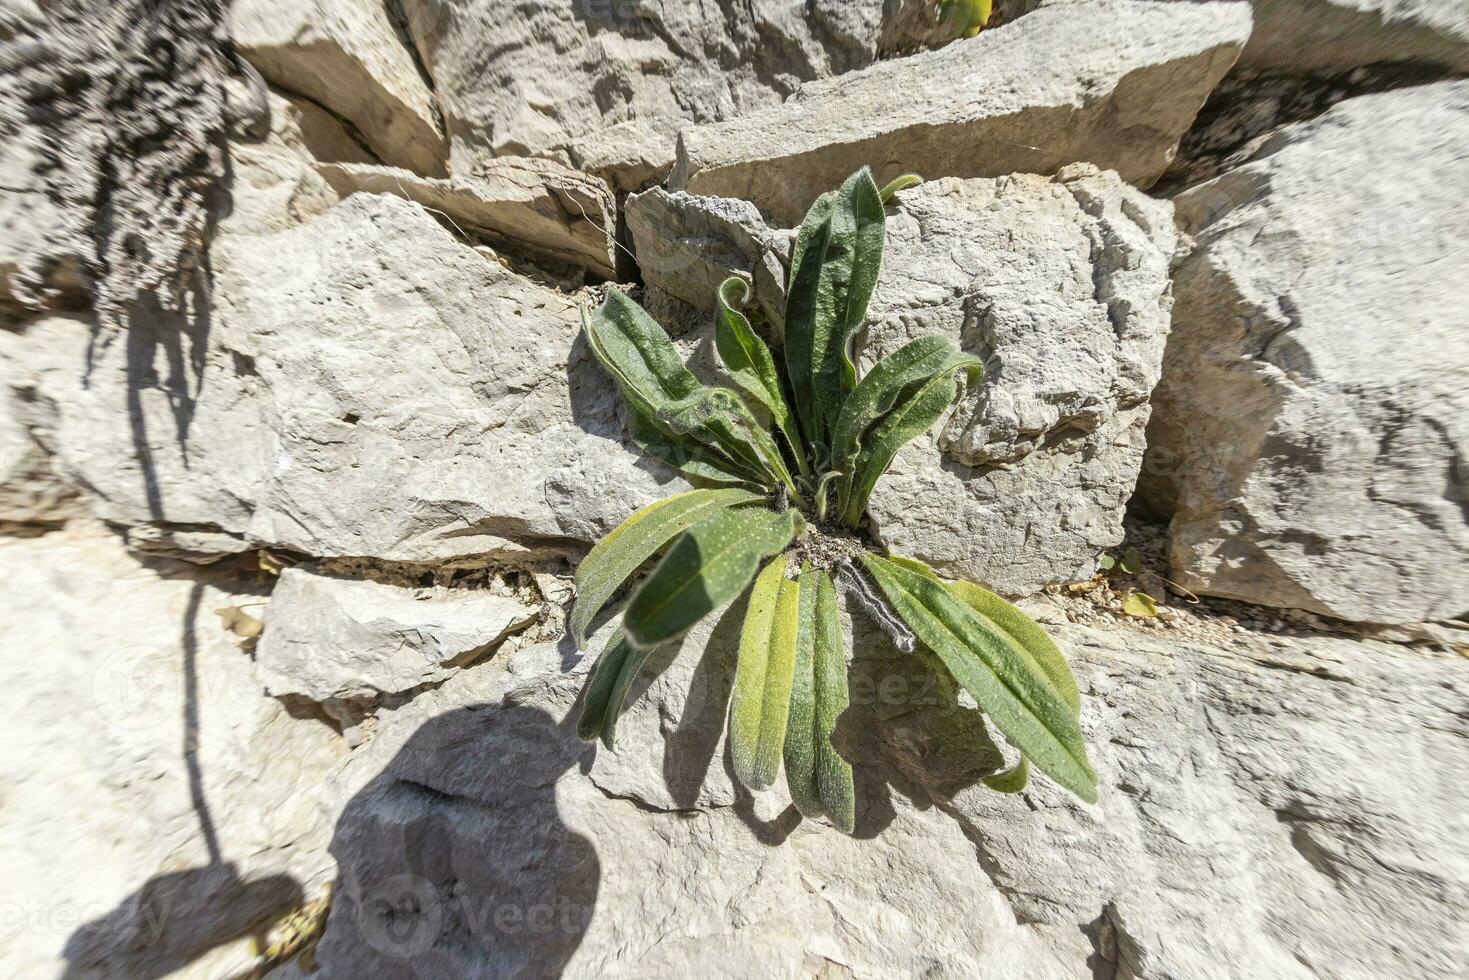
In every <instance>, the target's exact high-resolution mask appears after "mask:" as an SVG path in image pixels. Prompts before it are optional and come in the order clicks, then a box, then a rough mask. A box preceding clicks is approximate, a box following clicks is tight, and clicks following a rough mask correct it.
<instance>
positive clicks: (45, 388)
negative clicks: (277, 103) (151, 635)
mask: <svg viewBox="0 0 1469 980" xmlns="http://www.w3.org/2000/svg"><path fill="white" fill-rule="evenodd" d="M214 271H215V276H216V281H215V286H216V289H215V297H214V298H215V302H216V309H215V310H214V312H213V316H212V317H211V318H210V319H209V320H207V321H205V322H204V323H202V324H196V325H194V327H193V329H192V330H191V331H190V332H188V333H185V334H183V335H182V336H180V335H178V334H176V333H174V332H173V330H174V329H175V328H176V324H174V323H173V322H171V321H166V320H165V321H158V322H150V321H145V320H142V319H135V320H134V323H133V327H132V329H131V330H130V331H129V334H128V340H127V343H121V342H119V343H116V344H114V345H112V346H111V347H108V348H103V349H100V350H97V351H95V352H94V354H93V358H92V369H91V372H90V375H86V374H84V372H83V371H82V370H81V366H82V365H84V364H85V363H87V350H88V334H87V331H86V329H85V324H82V323H80V322H75V323H74V327H73V328H72V329H69V330H64V331H60V332H59V335H58V336H57V337H56V338H54V340H53V341H52V343H51V346H50V347H49V350H50V356H52V357H54V358H58V359H60V360H61V361H63V362H65V363H68V364H70V365H71V370H69V371H67V370H58V371H55V372H52V373H49V374H46V375H44V377H43V380H42V382H41V384H40V387H39V391H40V393H41V395H42V397H44V398H45V399H47V400H48V401H49V403H51V404H54V405H56V406H57V412H56V422H55V425H54V452H55V460H54V465H55V466H56V467H57V468H58V470H59V471H60V472H62V473H63V474H64V475H65V477H66V479H67V480H68V481H69V482H71V483H72V484H73V485H74V486H78V487H80V488H82V489H83V492H84V494H85V496H86V498H87V500H88V503H89V506H90V507H91V508H92V510H93V511H94V512H96V513H99V514H101V515H103V516H105V517H107V518H108V519H109V520H113V521H118V522H120V523H122V524H124V525H131V526H143V527H149V526H151V527H161V528H163V529H165V530H168V529H175V530H178V531H181V532H189V531H194V530H208V531H213V532H222V533H223V534H224V535H225V536H227V538H228V539H229V540H232V541H233V542H235V544H233V545H228V544H223V545H222V544H211V545H209V549H208V550H238V548H239V547H242V546H243V545H244V544H245V543H251V542H254V543H260V544H273V545H276V546H280V547H287V548H291V549H294V550H297V551H300V552H304V553H306V554H310V555H316V556H319V557H330V556H342V557H350V556H364V557H375V558H382V559H388V560H394V561H424V562H436V561H439V562H442V561H452V560H457V559H468V560H471V561H476V562H480V563H483V562H485V561H490V560H501V561H515V560H519V559H523V558H524V559H530V558H536V557H538V556H551V555H563V554H568V553H576V552H577V551H579V550H581V549H582V548H584V547H585V546H586V545H587V544H589V543H590V542H592V541H594V540H596V539H597V538H598V537H600V536H601V535H602V534H605V533H606V532H607V531H609V530H611V529H612V528H613V527H615V526H616V525H617V524H619V523H620V522H621V521H622V520H623V519H624V518H625V517H626V516H627V515H628V514H630V513H631V512H632V511H634V510H636V509H637V508H638V507H640V506H642V505H643V504H645V503H649V502H651V501H652V500H653V499H655V498H656V497H658V496H662V495H664V494H665V493H667V492H670V491H672V490H673V489H677V488H680V487H683V486H684V484H683V483H682V481H681V480H678V479H677V478H676V477H674V476H673V475H672V474H671V473H669V472H668V471H667V470H664V469H663V468H662V467H660V466H657V465H656V464H652V463H649V462H647V461H645V460H642V459H641V458H640V457H639V455H638V454H637V453H636V452H635V451H633V449H632V447H631V446H630V444H626V443H624V441H623V438H624V437H623V434H622V416H621V411H622V410H621V406H620V403H619V402H618V400H617V398H616V395H615V393H614V391H613V390H612V387H611V384H610V382H609V381H608V380H607V379H606V377H605V375H604V374H603V373H602V371H601V369H600V368H599V367H598V366H597V365H596V364H594V363H593V361H592V358H591V355H590V353H589V352H587V351H586V350H585V347H584V346H583V345H582V344H581V343H580V342H579V341H578V340H577V337H578V333H579V331H580V328H581V325H580V319H579V317H578V314H577V309H576V297H575V296H572V295H570V294H567V293H563V292H559V291H557V290H555V289H551V288H549V287H546V286H542V285H539V284H537V283H535V282H532V281H531V280H529V279H526V278H524V277H522V276H519V275H517V274H516V273H514V272H511V271H510V270H508V269H505V268H503V267H502V266H501V265H500V264H499V263H497V262H495V261H494V260H493V259H492V258H489V257H486V256H484V255H481V254H480V253H479V252H477V251H476V250H475V249H473V248H471V247H470V246H467V245H464V244H462V243H460V242H459V241H458V240H457V239H456V238H455V237H454V235H453V234H452V233H451V232H449V231H447V230H445V229H444V228H443V227H442V226H441V225H440V224H439V223H438V222H437V221H436V220H435V219H434V218H433V217H432V216H431V215H429V214H428V213H427V212H426V211H424V210H423V209H422V208H421V207H420V206H419V205H417V204H414V203H411V202H409V201H405V200H402V199H400V198H397V197H390V196H385V195H374V194H354V195H353V196H352V197H350V198H348V199H347V200H346V201H343V202H342V203H340V204H338V205H337V206H335V207H333V208H332V209H331V210H329V211H327V212H326V213H325V214H323V215H321V216H320V217H317V218H316V219H314V220H313V221H311V222H309V223H307V224H305V225H301V226H297V227H293V228H289V229H287V230H284V231H281V232H278V233H276V234H271V235H232V236H222V237H221V238H220V239H219V240H217V241H216V242H215V247H214ZM206 328H207V332H205V331H206ZM183 352H187V353H188V356H187V358H185V356H184V353H183ZM140 377H142V378H155V379H160V382H156V383H153V384H132V385H130V384H129V381H130V379H138V378H140Z"/></svg>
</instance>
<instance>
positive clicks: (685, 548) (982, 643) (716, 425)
mask: <svg viewBox="0 0 1469 980" xmlns="http://www.w3.org/2000/svg"><path fill="white" fill-rule="evenodd" d="M917 182H918V179H917V178H916V177H911V176H910V177H900V178H898V179H897V180H895V181H893V182H892V183H890V184H888V185H887V186H886V187H884V188H882V189H881V190H879V189H878V187H877V185H876V184H875V183H874V182H873V179H872V174H871V173H870V171H868V169H867V168H865V167H864V168H863V169H862V170H860V171H858V172H857V173H855V174H853V175H852V177H850V178H849V179H848V180H847V181H846V182H845V183H843V184H842V186H841V187H840V188H839V189H837V190H835V191H829V192H827V193H825V194H823V195H822V196H821V197H820V198H818V199H817V201H816V203H815V204H813V205H812V206H811V210H810V211H809V212H808V213H807V215H806V218H805V221H804V222H803V223H802V225H801V228H800V231H799V233H798V236H797V238H796V242H795V245H794V248H793V250H792V255H791V267H790V274H789V280H788V288H787V298H786V309H785V332H784V343H783V345H782V347H781V348H780V349H779V350H780V354H781V357H780V358H779V359H777V356H776V354H775V353H774V352H772V350H771V348H770V347H769V346H767V344H766V342H765V341H764V340H763V339H762V338H761V336H760V335H759V334H758V333H757V332H756V331H755V329H754V327H753V326H752V325H751V323H750V321H749V320H748V319H747V318H746V317H745V315H744V314H743V313H741V312H740V309H739V307H740V306H741V305H743V304H744V303H745V302H747V301H748V298H749V297H748V289H747V287H746V284H745V283H744V282H743V281H742V280H741V279H738V278H731V279H728V280H726V281H725V282H724V283H723V284H722V286H721V287H720V289H719V295H718V313H717V319H716V322H715V336H714V339H715V347H716V349H717V351H718V354H719V357H720V360H721V361H722V363H723V365H724V368H725V370H726V372H727V373H728V375H729V378H730V379H731V380H732V381H733V383H734V385H735V388H736V389H738V390H737V391H736V390H733V389H730V388H724V387H710V386H706V385H704V384H702V383H700V382H699V381H698V380H697V379H696V378H695V377H694V376H693V374H691V373H690V372H689V371H688V370H687V369H686V368H685V367H684V365H683V363H682V362H681V361H680V360H679V358H678V355H677V353H676V351H675V349H674V346H673V343H672V342H671V341H670V340H669V338H668V335H667V334H666V333H664V331H663V329H662V328H661V327H660V326H659V325H658V324H657V323H656V322H654V320H653V319H652V318H651V317H650V316H649V315H648V314H647V313H646V312H645V311H644V310H643V309H642V308H641V307H639V306H638V305H637V304H636V303H635V302H633V301H632V300H631V299H629V298H628V297H627V296H626V295H624V294H623V293H621V292H616V291H614V292H611V293H609V295H608V297H607V299H606V301H605V302H604V303H603V305H602V306H601V308H599V309H597V310H594V311H593V310H583V313H582V316H583V324H584V327H585V331H586V336H587V340H588V342H589V344H590V347H591V349H592V351H593V353H594V354H595V355H596V357H597V359H598V360H599V361H600V362H601V363H602V365H603V366H604V367H605V368H606V370H607V371H608V373H609V374H610V375H611V376H612V378H613V379H614V380H615V382H616V384H617V386H618V388H619V390H620V391H621V393H622V396H623V398H624V399H625V401H626V403H627V408H628V416H629V420H628V429H629V433H630V435H631V436H632V437H633V439H634V440H635V441H636V442H637V443H638V444H639V446H640V447H641V448H642V449H643V450H644V451H645V452H647V453H648V454H649V455H652V456H654V457H657V458H658V459H660V460H663V461H664V462H666V463H668V464H669V465H671V466H674V467H676V468H677V469H679V470H681V471H682V472H683V473H684V474H685V475H686V476H687V477H688V478H689V480H690V481H691V482H693V483H694V484H695V485H696V486H698V487H699V489H695V490H690V491H688V492H686V493H681V494H677V495H675V496H672V497H669V498H667V499H665V500H660V501H658V502H657V503H654V504H651V505H649V506H647V507H644V508H643V509H642V510H639V511H638V512H637V513H635V514H633V515H632V516H631V517H630V518H628V519H627V521H626V522H624V523H623V524H622V525H621V526H620V527H618V528H617V529H616V530H614V531H613V532H612V533H610V534H609V535H607V537H605V538H603V539H602V541H600V542H599V543H598V544H597V545H596V547H594V548H593V549H592V551H591V553H590V554H588V555H587V557H586V558H585V560H583V562H582V563H581V565H580V567H579V568H578V569H577V573H576V586H577V602H576V606H575V608H574V610H573V612H572V616H571V623H570V631H571V634H572V636H573V637H574V638H575V640H576V643H577V645H578V647H582V648H584V647H585V645H586V640H587V632H588V629H589V627H590V625H591V621H592V618H593V617H594V616H595V615H596V614H597V613H598V611H599V610H601V609H602V608H603V607H604V606H605V605H606V603H607V602H608V601H609V600H610V599H611V598H612V597H613V595H614V594H615V593H616V592H617V591H618V590H619V589H620V588H621V587H622V586H623V585H624V584H625V583H626V582H627V581H628V580H629V579H630V578H631V577H632V576H633V575H634V573H635V572H636V571H637V570H638V569H639V568H641V567H642V566H643V565H644V564H645V563H646V562H648V560H649V559H651V558H652V557H653V556H654V555H655V554H657V553H658V552H659V551H662V550H664V549H665V548H666V553H665V554H664V555H663V558H662V560H661V561H659V562H658V563H657V565H656V566H655V567H654V568H653V569H652V571H651V572H650V573H649V574H648V575H647V576H646V577H645V578H644V579H643V580H642V581H641V583H640V584H638V585H637V586H636V587H635V588H634V589H633V590H632V594H631V597H630V598H629V600H628V602H627V606H626V609H625V611H624V613H623V618H622V624H621V627H620V628H619V629H618V630H617V631H616V632H615V633H614V634H613V636H612V638H611V640H610V641H609V642H608V644H607V648H606V649H605V650H604V651H603V652H602V655H601V657H600V658H599V659H598V660H597V663H596V665H595V666H594V667H593V669H592V672H591V674H590V676H589V678H588V680H587V684H586V689H585V691H584V692H583V696H584V701H583V708H582V713H581V717H580V722H579V725H578V733H579V734H580V735H581V737H582V738H584V739H587V740H591V739H595V738H597V737H601V739H602V740H603V742H604V743H605V744H606V745H607V746H608V747H609V748H610V747H611V746H612V745H613V743H614V740H615V737H616V727H617V718H618V715H619V714H620V713H621V711H622V707H623V703H624V701H625V699H626V697H627V693H628V689H629V688H630V687H631V685H632V683H633V681H634V679H635V678H636V676H637V674H638V671H639V670H640V669H641V668H642V666H643V664H644V662H645V661H646V660H647V658H648V655H649V653H650V652H651V651H653V650H654V649H656V648H657V647H659V646H662V645H664V644H668V643H673V642H675V641H677V640H678V639H679V638H680V637H682V636H683V635H684V633H685V632H686V631H687V630H688V629H689V628H690V627H692V626H693V625H694V624H695V623H696V622H698V621H699V620H700V619H701V618H702V617H704V616H706V615H708V614H709V613H710V612H712V611H714V610H715V609H716V608H718V607H720V606H722V605H723V604H725V603H726V602H729V601H731V600H733V599H735V598H736V597H737V596H738V595H740V594H741V593H742V592H744V591H745V589H746V588H747V587H749V586H750V583H751V581H752V580H753V582H754V585H753V588H751V589H750V597H749V603H748V608H747V611H746V613H745V618H744V623H743V626H742V630H741V636H740V644H739V659H738V664H737V666H736V670H735V683H734V693H733V695H732V700H731V705H730V712H729V741H730V745H731V751H732V755H733V760H734V769H735V773H736V775H737V776H738V777H739V779H740V780H741V781H742V782H744V783H745V785H747V786H749V787H750V788H752V789H761V788H763V787H767V786H769V785H771V784H772V783H773V782H774V781H775V778H776V775H777V772H778V771H779V769H780V767H781V763H782V762H784V766H785V772H786V780H787V783H788V784H789V787H790V792H791V796H792V798H793V800H794V801H795V803H796V805H797V807H799V809H800V810H801V812H802V813H804V814H806V815H808V816H816V815H821V814H825V815H826V816H827V817H829V818H830V819H831V821H832V822H833V823H834V824H835V825H836V826H837V827H839V828H840V829H842V830H843V831H846V832H849V833H850V832H851V830H852V827H853V822H854V820H855V813H854V801H853V787H852V769H851V766H850V765H849V764H848V763H847V762H846V760H844V759H842V758H841V756H840V755H839V754H838V753H837V752H836V750H835V749H834V748H833V746H832V743H831V738H830V736H831V733H832V730H833V728H834V727H835V725H836V721H837V717H838V716H839V715H840V714H841V713H842V711H843V710H844V709H845V708H846V706H847V674H846V641H845V639H844V637H843V634H842V623H841V618H840V614H839V610H838V601H837V586H838V585H839V584H840V585H841V587H842V588H843V589H845V590H846V591H848V592H849V593H850V594H851V595H853V596H854V597H855V598H856V599H857V600H858V601H859V603H860V604H861V605H862V606H863V607H864V608H865V609H866V610H867V611H868V613H869V614H870V615H872V616H873V618H874V619H875V620H876V621H877V622H878V624H879V626H881V627H882V628H883V629H884V630H885V631H886V632H887V633H888V634H889V636H891V637H892V638H893V640H894V642H895V643H896V644H897V645H898V646H899V648H900V649H904V650H908V651H912V650H913V649H914V647H915V644H916V643H921V644H923V646H925V647H926V648H928V649H929V650H931V651H932V652H933V654H934V655H935V656H936V657H937V659H938V661H939V662H940V663H942V665H943V667H944V668H946V669H947V670H948V671H949V673H951V674H952V675H953V678H954V680H956V681H957V682H958V683H959V685H960V686H962V687H963V688H964V689H965V690H967V691H968V692H969V693H970V694H971V695H973V696H974V698H975V700H976V701H977V702H978V703H979V705H980V707H981V708H982V709H983V710H984V711H985V712H987V713H988V714H989V716H990V718H991V720H992V721H993V722H994V724H995V726H996V727H997V728H999V730H1000V731H1001V732H1002V733H1003V734H1004V735H1005V737H1006V738H1007V739H1009V740H1010V742H1011V743H1013V744H1014V745H1015V747H1016V748H1017V749H1018V750H1019V751H1020V753H1021V759H1020V762H1019V763H1018V764H1017V765H1016V767H1015V768H1013V769H1011V770H1009V771H1007V772H1003V773H1000V774H997V775H994V776H991V777H989V778H988V779H986V782H987V783H988V784H989V785H990V786H991V787H993V788H994V789H997V790H1001V791H1004V792H1017V791H1019V790H1020V789H1022V788H1024V786H1025V785H1026V781H1027V779H1028V775H1029V766H1030V763H1032V762H1033V763H1034V764H1035V765H1036V766H1037V767H1038V768H1039V769H1040V770H1041V771H1042V772H1045V773H1046V774H1047V775H1049V776H1050V777H1051V778H1053V779H1054V780H1056V782H1058V783H1060V784H1061V785H1062V786H1064V787H1066V788H1067V789H1069V790H1071V791H1072V792H1073V793H1075V794H1077V795H1078V796H1080V797H1082V798H1083V799H1085V800H1088V801H1091V800H1095V799H1096V777H1095V775H1094V773H1093V772H1092V769H1091V766H1090V765H1089V763H1088V762H1087V758H1086V749H1085V746H1084V745H1083V742H1082V737H1081V729H1080V726H1079V724H1078V715H1079V712H1080V701H1079V699H1078V696H1077V690H1076V682H1075V681H1074V680H1073V678H1072V676H1071V672H1070V670H1069V668H1068V667H1067V666H1066V662H1065V660H1064V659H1063V658H1062V656H1061V652H1060V650H1059V649H1057V647H1056V644H1055V643H1054V642H1052V640H1051V639H1050V637H1048V636H1047V635H1046V634H1045V632H1044V631H1043V630H1042V629H1041V628H1040V627H1039V626H1037V625H1036V624H1035V623H1034V622H1033V621H1032V620H1030V619H1029V618H1028V617H1027V616H1025V615H1024V614H1023V613H1022V612H1020V610H1018V609H1016V608H1015V607H1014V606H1012V605H1011V604H1010V603H1008V602H1006V601H1005V600H1003V599H1001V598H1000V597H999V596H997V595H995V594H993V593H991V592H988V591H986V590H984V589H982V588H980V587H979V586H977V585H974V584H972V583H969V582H962V581H959V582H955V581H946V580H944V579H941V578H939V577H938V576H937V575H935V574H934V573H933V571H932V570H930V569H929V568H928V567H927V566H926V565H923V564H922V563H920V562H918V561H915V560H913V559H911V558H903V557H900V556H896V555H884V554H879V553H877V552H876V551H874V550H873V549H872V548H871V547H869V546H868V544H867V543H866V538H865V535H864V534H863V531H862V529H863V525H864V519H865V511H866V508H867V501H868V498H869V496H870V494H871V493H872V490H873V487H874V486H875V485H876V483H877V480H878V478H879V477H880V476H881V475H882V473H883V471H884V470H885V469H886V468H887V466H888V464H889V463H890V462H891V461H892V459H893V456H894V454H895V453H896V452H897V451H898V449H899V448H901V447H902V446H903V445H904V444H905V443H907V442H908V441H909V440H911V439H913V438H914V437H916V436H918V435H921V434H923V433H925V432H927V431H928V430H929V429H930V428H931V427H932V426H933V425H934V423H936V422H937V421H938V420H939V419H940V418H941V417H942V416H943V415H944V414H945V413H946V412H947V411H948V410H949V408H950V406H951V405H952V404H953V402H954V399H955V376H956V375H958V374H959V373H960V372H963V373H964V374H965V375H966V376H967V377H968V378H969V379H970V380H971V381H972V380H974V379H975V378H976V377H977V376H978V375H979V373H980V371H981V364H980V362H979V361H978V360H977V359H975V358H973V357H971V356H969V355H967V354H964V353H962V352H960V351H958V350H956V349H955V348H954V346H953V345H952V344H951V343H950V342H949V341H948V340H946V339H944V338H942V337H923V338H920V339H918V340H914V341H912V342H910V343H908V344H906V345H904V346H903V347H901V348H899V349H898V350H896V351H894V352H893V353H892V354H890V355H888V356H887V357H885V358H883V359H882V360H880V361H878V362H877V363H876V364H875V365H874V366H873V367H872V369H871V370H870V371H868V372H867V373H866V374H865V375H861V376H859V374H858V371H857V367H856V363H855V353H854V347H855V345H856V343H857V341H858V338H859V335H860V332H861V328H862V324H863V320H864V318H865V316H866V312H867V305H868V301H869V300H870V298H871V296H872V292H873V287H874V286H875V284H876V282H877V275H878V269H879V267H880V265H881V262H882V250H883V236H884V223H885V220H886V205H887V203H888V201H889V199H890V198H892V196H893V195H894V194H896V193H897V192H898V191H900V190H902V189H903V188H905V187H908V186H911V185H913V184H915V183H917Z"/></svg>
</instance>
